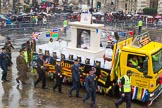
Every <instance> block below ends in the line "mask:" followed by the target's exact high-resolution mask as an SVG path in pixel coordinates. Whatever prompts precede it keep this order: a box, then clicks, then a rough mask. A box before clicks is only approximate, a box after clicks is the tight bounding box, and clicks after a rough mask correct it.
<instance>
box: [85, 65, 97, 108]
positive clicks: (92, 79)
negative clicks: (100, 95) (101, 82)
mask: <svg viewBox="0 0 162 108" xmlns="http://www.w3.org/2000/svg"><path fill="white" fill-rule="evenodd" d="M95 71H96V69H95V68H91V69H90V70H89V75H88V76H87V77H86V78H85V89H86V95H85V97H84V98H83V102H85V101H86V100H88V99H89V98H90V97H91V108H95V102H96V86H97V85H96V74H94V73H95Z"/></svg>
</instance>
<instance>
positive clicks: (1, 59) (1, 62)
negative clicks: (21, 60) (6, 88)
mask: <svg viewBox="0 0 162 108" xmlns="http://www.w3.org/2000/svg"><path fill="white" fill-rule="evenodd" d="M7 62H8V59H7V54H6V49H5V48H2V52H1V54H0V66H1V68H2V70H3V72H2V78H1V80H2V81H8V80H7V79H6V78H7V67H8V65H7Z"/></svg>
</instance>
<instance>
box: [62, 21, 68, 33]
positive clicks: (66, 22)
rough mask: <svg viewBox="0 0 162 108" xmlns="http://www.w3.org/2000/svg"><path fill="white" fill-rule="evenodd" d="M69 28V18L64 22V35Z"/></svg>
mask: <svg viewBox="0 0 162 108" xmlns="http://www.w3.org/2000/svg"><path fill="white" fill-rule="evenodd" d="M67 26H68V21H67V18H66V19H65V20H64V21H63V27H64V33H65V34H66V30H67Z"/></svg>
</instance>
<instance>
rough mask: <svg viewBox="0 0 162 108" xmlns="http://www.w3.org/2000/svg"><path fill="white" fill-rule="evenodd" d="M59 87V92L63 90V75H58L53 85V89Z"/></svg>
mask: <svg viewBox="0 0 162 108" xmlns="http://www.w3.org/2000/svg"><path fill="white" fill-rule="evenodd" d="M57 87H58V90H59V92H62V77H60V76H56V83H55V85H54V87H53V90H55V89H56V88H57Z"/></svg>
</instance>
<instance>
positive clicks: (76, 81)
mask: <svg viewBox="0 0 162 108" xmlns="http://www.w3.org/2000/svg"><path fill="white" fill-rule="evenodd" d="M79 68H80V65H79V64H78V60H75V61H74V64H73V66H72V67H71V71H72V82H73V86H72V88H71V90H70V92H69V97H71V96H72V91H73V90H76V97H78V98H80V96H79V89H80V73H79V71H80V70H79Z"/></svg>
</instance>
